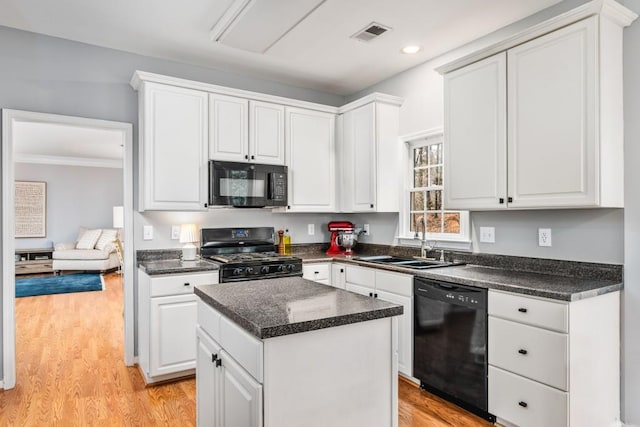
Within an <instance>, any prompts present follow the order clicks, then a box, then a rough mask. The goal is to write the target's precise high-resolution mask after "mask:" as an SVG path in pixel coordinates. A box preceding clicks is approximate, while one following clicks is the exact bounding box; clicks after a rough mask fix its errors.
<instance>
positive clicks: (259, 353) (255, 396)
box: [196, 277, 399, 427]
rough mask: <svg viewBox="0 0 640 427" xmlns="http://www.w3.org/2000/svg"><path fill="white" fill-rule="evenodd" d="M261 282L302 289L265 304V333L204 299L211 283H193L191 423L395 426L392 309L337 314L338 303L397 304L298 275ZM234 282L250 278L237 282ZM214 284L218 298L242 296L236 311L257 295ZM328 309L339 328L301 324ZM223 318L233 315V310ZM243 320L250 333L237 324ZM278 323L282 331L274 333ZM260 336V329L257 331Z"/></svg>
mask: <svg viewBox="0 0 640 427" xmlns="http://www.w3.org/2000/svg"><path fill="white" fill-rule="evenodd" d="M254 282H257V281H254ZM259 282H262V283H263V284H259V285H257V286H274V287H279V286H281V285H283V286H284V285H286V286H287V287H288V286H292V284H293V286H295V287H296V290H294V291H293V293H294V294H295V293H296V292H298V291H300V292H299V294H300V295H302V294H304V295H305V297H304V298H299V297H297V296H294V297H292V298H289V299H287V300H286V301H285V302H283V303H276V306H277V307H275V308H274V307H271V310H270V313H269V315H265V316H267V317H269V316H274V313H277V314H275V317H276V318H277V320H276V319H274V320H273V322H275V323H277V325H278V326H276V327H273V328H271V327H269V328H270V329H269V328H268V329H269V331H266V330H265V329H260V327H259V325H257V324H256V321H255V319H252V318H251V316H252V314H251V313H249V317H246V318H244V317H243V318H242V320H240V321H239V322H240V323H242V324H243V326H242V327H241V326H239V323H236V321H234V320H231V318H230V317H227V316H226V315H225V314H223V313H222V312H223V311H224V312H225V313H227V310H231V312H233V310H234V308H233V307H232V308H229V306H224V308H221V309H220V311H219V310H218V309H215V308H213V306H212V305H210V304H211V301H212V299H210V295H212V293H210V292H209V290H207V288H209V289H211V288H213V287H208V286H202V287H198V288H197V289H196V293H197V295H198V296H199V297H200V299H199V301H198V303H197V304H198V320H197V323H198V326H197V349H198V356H197V368H196V393H197V401H196V407H197V425H198V426H200V427H210V426H215V427H235V426H242V427H263V426H264V427H289V426H291V427H293V426H308V427H314V426H317V427H325V426H368V427H376V426H379V427H389V426H397V422H398V412H397V405H398V388H397V387H398V386H397V373H398V371H397V336H396V329H397V322H396V317H384V316H383V317H377V318H372V319H371V320H365V321H356V322H355V323H348V322H347V323H346V324H341V323H340V322H341V321H340V320H338V319H339V318H341V317H342V315H343V314H344V313H343V312H342V311H341V310H342V309H343V307H344V306H352V305H353V304H355V305H357V306H358V309H357V310H358V311H354V315H356V316H360V315H363V314H364V313H366V311H367V310H369V309H371V310H379V309H382V310H389V309H390V310H399V307H398V306H394V305H393V304H388V303H385V302H382V301H379V302H378V301H376V302H374V303H373V304H372V303H371V302H370V301H371V300H369V299H366V298H363V297H361V296H359V295H355V294H353V293H350V292H346V291H344V290H341V289H335V288H332V287H329V286H324V285H320V284H316V283H313V282H310V281H307V280H304V279H302V278H298V277H296V278H291V279H289V282H287V283H284V284H278V282H279V281H278V280H276V279H272V280H271V281H268V280H263V281H259ZM294 282H295V283H294ZM219 286H222V287H224V286H225V285H219ZM234 286H240V287H243V286H254V285H253V284H251V283H249V282H242V283H239V284H234ZM258 289H259V288H258ZM281 289H282V288H281ZM201 291H202V292H201ZM216 292H219V293H218V294H217V295H218V296H221V298H220V299H218V300H216V304H219V303H224V301H225V300H226V301H231V303H230V304H234V303H233V300H234V299H235V298H238V297H240V296H241V297H242V298H241V299H242V301H243V302H242V303H240V306H241V307H240V312H243V311H244V312H245V314H246V313H247V310H245V309H246V308H247V307H251V306H252V304H253V303H254V302H256V301H258V300H260V298H261V297H260V296H259V295H257V294H258V293H259V291H257V290H256V289H251V290H250V291H247V292H245V291H244V290H243V289H240V290H239V291H238V293H239V294H238V295H234V296H232V297H229V293H233V292H234V290H233V289H221V290H216ZM284 292H286V291H284ZM266 294H268V295H270V296H275V297H283V298H287V297H286V296H285V293H279V292H278V290H276V291H271V290H268V291H267V292H266ZM271 300H273V298H271ZM279 301H282V298H279ZM258 303H259V304H261V303H260V302H258ZM363 309H364V310H365V312H364V313H363V311H362V310H363ZM249 311H251V310H249ZM256 311H257V310H256ZM319 313H320V314H321V316H318V314H319ZM330 313H333V315H334V316H336V320H337V325H338V326H334V325H330V324H326V325H324V326H322V327H321V328H320V329H315V326H313V327H311V328H310V329H309V330H307V329H306V327H305V326H304V325H309V324H314V323H315V322H316V320H315V319H320V321H321V322H322V321H325V320H326V319H327V318H326V317H325V315H328V314H330ZM356 313H359V314H356ZM397 314H399V313H396V314H395V315H397ZM364 315H366V314H364ZM230 316H232V317H234V318H236V320H238V319H237V317H236V316H237V314H233V315H230ZM316 316H318V317H316ZM388 316H394V314H388ZM258 317H259V316H258ZM273 322H271V323H270V324H272V323H273ZM280 322H282V323H280ZM247 327H248V328H250V329H252V332H249V331H248V330H247V329H245V328H247ZM299 327H302V328H303V329H298V328H299ZM280 328H283V329H280ZM282 330H286V332H283V334H281V333H280V332H278V331H282ZM261 334H262V335H265V334H266V335H267V337H262V338H259V337H258V336H260V335H261Z"/></svg>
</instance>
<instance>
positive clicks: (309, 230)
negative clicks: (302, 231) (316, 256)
mask: <svg viewBox="0 0 640 427" xmlns="http://www.w3.org/2000/svg"><path fill="white" fill-rule="evenodd" d="M307 234H308V235H309V236H313V235H314V234H316V226H315V224H308V225H307Z"/></svg>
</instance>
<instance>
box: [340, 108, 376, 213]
mask: <svg viewBox="0 0 640 427" xmlns="http://www.w3.org/2000/svg"><path fill="white" fill-rule="evenodd" d="M343 120H344V122H343V141H342V142H343V147H342V153H343V156H344V158H343V159H342V161H343V165H344V167H343V169H342V174H343V183H344V191H343V192H342V206H341V208H342V210H343V211H345V212H366V211H374V210H375V203H376V171H377V168H376V110H375V104H374V103H370V104H367V105H364V106H362V107H360V108H356V109H355V110H351V111H348V112H346V113H345V114H344V116H343Z"/></svg>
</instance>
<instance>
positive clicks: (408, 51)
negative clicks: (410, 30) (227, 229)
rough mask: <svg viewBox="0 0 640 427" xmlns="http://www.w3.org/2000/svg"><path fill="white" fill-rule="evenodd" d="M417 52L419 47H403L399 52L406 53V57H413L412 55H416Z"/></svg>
mask: <svg viewBox="0 0 640 427" xmlns="http://www.w3.org/2000/svg"><path fill="white" fill-rule="evenodd" d="M419 51H420V46H405V47H403V48H402V50H401V52H402V53H406V54H407V55H413V54H414V53H418V52H419Z"/></svg>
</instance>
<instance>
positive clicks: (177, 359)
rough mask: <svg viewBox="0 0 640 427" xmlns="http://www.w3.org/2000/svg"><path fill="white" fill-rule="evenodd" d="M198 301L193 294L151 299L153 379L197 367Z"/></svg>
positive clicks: (151, 364)
mask: <svg viewBox="0 0 640 427" xmlns="http://www.w3.org/2000/svg"><path fill="white" fill-rule="evenodd" d="M197 299H198V298H197V297H196V296H195V295H193V294H190V295H175V296H170V297H156V298H151V307H150V316H149V317H150V321H151V325H150V326H151V328H150V329H151V334H150V343H149V344H150V346H149V347H150V357H149V358H150V362H151V363H150V371H151V372H150V374H151V376H156V375H164V374H171V373H174V372H180V371H185V370H188V369H194V368H195V367H196V354H195V351H196V316H197V314H196V313H197Z"/></svg>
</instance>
